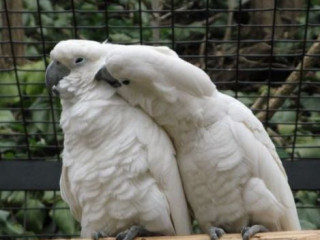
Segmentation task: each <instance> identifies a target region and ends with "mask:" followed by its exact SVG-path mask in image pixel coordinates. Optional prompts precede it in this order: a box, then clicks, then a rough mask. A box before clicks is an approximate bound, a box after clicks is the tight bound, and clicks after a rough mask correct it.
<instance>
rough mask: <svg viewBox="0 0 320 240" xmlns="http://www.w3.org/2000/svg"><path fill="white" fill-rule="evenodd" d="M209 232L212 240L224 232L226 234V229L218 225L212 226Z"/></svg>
mask: <svg viewBox="0 0 320 240" xmlns="http://www.w3.org/2000/svg"><path fill="white" fill-rule="evenodd" d="M208 232H209V236H210V239H211V240H218V239H219V238H221V236H222V235H223V234H225V231H224V230H223V229H222V228H218V227H210V228H209V231H208Z"/></svg>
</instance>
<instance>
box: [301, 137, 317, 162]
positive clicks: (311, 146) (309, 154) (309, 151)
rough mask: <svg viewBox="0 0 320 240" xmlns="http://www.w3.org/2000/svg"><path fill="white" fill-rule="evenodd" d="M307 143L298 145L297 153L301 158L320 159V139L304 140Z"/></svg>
mask: <svg viewBox="0 0 320 240" xmlns="http://www.w3.org/2000/svg"><path fill="white" fill-rule="evenodd" d="M304 140H305V142H303V143H298V144H296V149H295V153H296V154H297V155H298V156H299V157H301V158H320V151H319V147H320V138H316V137H310V138H306V137H305V138H304Z"/></svg>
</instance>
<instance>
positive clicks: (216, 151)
mask: <svg viewBox="0 0 320 240" xmlns="http://www.w3.org/2000/svg"><path fill="white" fill-rule="evenodd" d="M105 46H106V47H105V48H106V49H108V52H109V56H110V57H109V58H108V59H107V60H106V63H105V67H106V69H107V70H108V71H109V72H110V74H111V75H112V76H113V77H115V78H117V79H129V80H130V84H129V85H127V86H122V87H120V88H118V89H117V91H118V93H119V94H120V95H121V96H122V97H123V98H125V99H126V100H128V101H129V102H130V103H131V104H133V105H138V106H140V107H141V108H142V109H144V110H145V111H146V112H147V113H148V114H149V115H151V116H152V117H153V118H154V119H155V120H156V122H157V123H158V124H159V125H161V126H163V127H164V128H165V129H166V130H167V132H168V134H169V135H170V137H171V138H172V139H173V140H174V143H175V147H176V150H177V156H178V157H177V160H178V165H179V169H180V174H181V177H182V179H183V185H184V187H185V191H186V196H187V199H188V201H189V202H190V205H191V207H192V210H193V211H194V214H195V217H196V218H197V220H198V221H199V224H200V227H201V228H202V229H203V230H204V231H206V230H207V227H208V226H211V225H214V226H220V227H223V228H225V230H227V231H229V232H238V231H240V230H241V229H242V228H243V227H244V226H246V225H248V224H255V223H256V224H264V225H266V226H267V227H269V229H270V230H299V229H300V224H299V220H298V216H297V211H296V208H295V203H294V199H293V196H292V193H291V190H290V187H289V185H288V182H287V178H286V175H285V171H284V168H283V166H282V163H281V161H280V159H279V157H278V155H277V153H276V151H275V147H274V145H273V143H272V142H271V140H270V138H269V137H268V135H267V133H266V131H265V130H264V128H263V126H262V124H261V123H260V122H259V121H258V119H256V118H255V116H254V115H253V114H252V112H251V111H250V110H249V109H248V108H246V107H245V106H244V105H243V104H241V103H240V102H239V101H237V100H236V99H234V98H232V97H228V96H226V95H224V94H222V93H219V92H218V91H217V90H216V88H215V85H214V84H213V83H212V82H211V81H210V79H209V77H208V76H207V75H206V74H205V73H204V72H203V71H202V70H201V69H199V68H197V67H195V66H193V65H191V64H189V63H187V62H185V61H183V60H182V59H179V58H178V57H176V56H171V55H170V56H168V55H164V54H161V53H159V52H158V51H157V50H155V49H152V48H150V47H146V46H121V45H110V44H106V45H105ZM270 219H272V220H270Z"/></svg>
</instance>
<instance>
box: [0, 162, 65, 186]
mask: <svg viewBox="0 0 320 240" xmlns="http://www.w3.org/2000/svg"><path fill="white" fill-rule="evenodd" d="M60 173H61V163H59V162H41V161H1V162H0V190H59V178H60Z"/></svg>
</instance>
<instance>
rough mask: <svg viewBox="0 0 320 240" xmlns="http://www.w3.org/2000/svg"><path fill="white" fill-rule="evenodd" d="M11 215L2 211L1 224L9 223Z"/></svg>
mask: <svg viewBox="0 0 320 240" xmlns="http://www.w3.org/2000/svg"><path fill="white" fill-rule="evenodd" d="M9 215H10V212H8V211H4V210H0V223H5V222H7V219H8V217H9Z"/></svg>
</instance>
